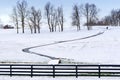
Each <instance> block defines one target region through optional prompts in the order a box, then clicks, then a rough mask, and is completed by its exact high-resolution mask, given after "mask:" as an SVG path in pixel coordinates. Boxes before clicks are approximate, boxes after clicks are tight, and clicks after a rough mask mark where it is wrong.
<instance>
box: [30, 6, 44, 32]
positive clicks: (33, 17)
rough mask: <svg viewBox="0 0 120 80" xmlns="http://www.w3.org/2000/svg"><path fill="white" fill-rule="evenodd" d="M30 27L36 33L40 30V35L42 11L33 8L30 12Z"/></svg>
mask: <svg viewBox="0 0 120 80" xmlns="http://www.w3.org/2000/svg"><path fill="white" fill-rule="evenodd" d="M29 13H30V14H29V22H28V24H29V26H30V29H31V31H32V29H34V33H37V29H38V33H40V24H41V18H42V16H41V11H40V10H36V9H35V7H31V10H30V11H29Z"/></svg>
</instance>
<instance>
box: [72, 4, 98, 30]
mask: <svg viewBox="0 0 120 80" xmlns="http://www.w3.org/2000/svg"><path fill="white" fill-rule="evenodd" d="M98 12H99V9H98V8H97V7H96V5H95V4H89V3H86V4H85V5H80V6H78V5H74V6H73V13H72V25H73V26H77V30H78V31H79V30H80V20H81V18H82V15H83V16H85V18H86V23H85V25H86V26H87V29H88V30H90V29H91V28H92V27H91V26H92V25H94V24H95V23H96V22H97V21H98V17H97V16H98Z"/></svg>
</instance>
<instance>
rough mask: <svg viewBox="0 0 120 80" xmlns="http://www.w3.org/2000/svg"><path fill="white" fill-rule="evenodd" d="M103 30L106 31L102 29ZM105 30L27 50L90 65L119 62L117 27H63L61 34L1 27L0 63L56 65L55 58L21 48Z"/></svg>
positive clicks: (17, 79)
mask: <svg viewBox="0 0 120 80" xmlns="http://www.w3.org/2000/svg"><path fill="white" fill-rule="evenodd" d="M104 31H105V32H104ZM99 32H104V33H103V34H101V35H98V36H95V37H92V38H88V39H83V40H77V41H72V42H66V43H59V44H54V45H49V46H44V47H36V48H33V49H30V51H32V52H36V53H41V54H45V55H49V56H53V57H56V58H67V59H72V60H74V61H76V62H82V63H89V64H119V61H120V28H119V27H109V29H108V30H106V29H105V27H94V28H93V30H91V31H87V30H84V29H83V30H81V31H79V32H77V31H76V30H66V31H64V32H62V33H59V32H55V33H49V32H47V31H43V32H41V34H30V33H29V32H27V33H25V34H21V33H20V34H16V30H14V29H12V30H4V29H0V62H1V63H29V64H33V63H34V64H37V63H39V64H40V63H41V64H47V63H48V62H49V61H50V62H49V64H56V63H57V62H58V61H57V60H55V61H54V60H53V61H51V59H49V58H46V57H42V56H38V55H34V54H29V53H24V52H22V49H24V48H28V47H32V46H40V45H44V44H49V43H54V42H61V41H65V40H72V39H78V38H83V37H87V36H90V35H94V34H97V33H99ZM21 79H23V80H40V79H44V80H48V79H51V80H67V79H69V80H107V79H108V80H118V79H119V78H100V79H99V78H97V77H79V78H75V77H56V78H52V77H33V78H31V77H9V76H0V80H21Z"/></svg>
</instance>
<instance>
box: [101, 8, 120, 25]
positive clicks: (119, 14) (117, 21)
mask: <svg viewBox="0 0 120 80" xmlns="http://www.w3.org/2000/svg"><path fill="white" fill-rule="evenodd" d="M101 23H102V24H104V25H110V26H120V9H117V10H112V11H111V14H110V15H108V16H105V17H104V18H103V19H102V20H101Z"/></svg>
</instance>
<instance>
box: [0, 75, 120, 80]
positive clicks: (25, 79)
mask: <svg viewBox="0 0 120 80" xmlns="http://www.w3.org/2000/svg"><path fill="white" fill-rule="evenodd" d="M0 80H120V78H115V77H112V78H110V77H107V78H105V77H104V78H97V77H87V78H86V77H79V78H75V77H56V78H52V77H33V78H31V77H7V76H5V77H3V76H2V77H1V76H0Z"/></svg>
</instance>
